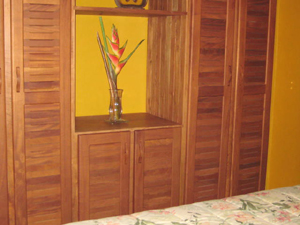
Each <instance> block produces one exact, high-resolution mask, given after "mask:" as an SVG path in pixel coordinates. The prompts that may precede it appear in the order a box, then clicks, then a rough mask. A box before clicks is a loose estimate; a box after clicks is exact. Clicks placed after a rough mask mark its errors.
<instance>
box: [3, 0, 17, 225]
mask: <svg viewBox="0 0 300 225" xmlns="http://www.w3.org/2000/svg"><path fill="white" fill-rule="evenodd" d="M4 12H5V13H4V24H5V27H4V52H5V74H3V75H4V76H5V97H6V102H5V103H6V108H5V110H6V111H5V112H6V147H7V170H8V171H7V172H8V173H7V174H8V196H9V199H8V201H9V224H10V225H14V224H15V222H16V218H15V201H14V199H15V183H14V155H13V124H12V119H13V118H12V116H13V115H12V76H11V74H12V70H11V68H12V58H11V54H12V52H11V1H10V0H4Z"/></svg>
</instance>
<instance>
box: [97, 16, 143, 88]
mask: <svg viewBox="0 0 300 225" xmlns="http://www.w3.org/2000/svg"><path fill="white" fill-rule="evenodd" d="M99 21H100V26H101V32H102V37H103V43H104V45H103V44H102V41H101V38H100V36H99V34H98V33H97V40H98V44H99V47H100V50H101V55H102V58H103V62H104V66H105V71H106V74H107V78H108V82H109V86H110V89H117V77H118V75H119V73H120V72H121V70H122V68H123V67H124V66H125V64H126V63H127V61H128V60H129V59H130V57H131V56H132V55H133V53H134V52H135V51H136V50H137V48H138V47H139V46H140V45H141V44H142V42H143V41H144V40H142V41H140V43H139V44H138V45H137V46H136V47H135V49H134V50H133V51H132V52H131V53H130V54H129V55H128V56H127V58H125V59H124V60H122V61H121V57H122V55H123V53H124V51H125V48H126V45H127V41H126V42H125V44H124V45H123V46H122V47H121V48H120V46H119V43H120V41H119V34H118V30H117V29H116V27H115V25H113V26H112V38H111V40H110V39H109V38H107V37H106V34H105V29H104V25H103V20H102V17H99ZM106 39H108V41H109V44H110V47H111V49H112V52H113V54H111V53H110V52H109V51H108V45H107V42H106Z"/></svg>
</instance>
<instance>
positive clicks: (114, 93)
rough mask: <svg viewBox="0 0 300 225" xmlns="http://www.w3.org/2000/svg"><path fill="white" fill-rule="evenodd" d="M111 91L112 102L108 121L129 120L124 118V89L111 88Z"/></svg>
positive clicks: (119, 121) (120, 121)
mask: <svg viewBox="0 0 300 225" xmlns="http://www.w3.org/2000/svg"><path fill="white" fill-rule="evenodd" d="M109 93H110V104H109V119H108V120H107V122H110V123H122V122H127V121H126V120H124V119H122V118H121V117H122V112H123V109H122V94H123V90H122V89H109Z"/></svg>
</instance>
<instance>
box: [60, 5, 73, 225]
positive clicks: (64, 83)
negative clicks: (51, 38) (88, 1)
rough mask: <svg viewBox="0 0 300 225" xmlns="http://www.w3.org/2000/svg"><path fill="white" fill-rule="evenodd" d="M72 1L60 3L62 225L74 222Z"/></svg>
mask: <svg viewBox="0 0 300 225" xmlns="http://www.w3.org/2000/svg"><path fill="white" fill-rule="evenodd" d="M70 43H71V1H70V0H61V2H60V57H61V58H60V85H61V87H60V102H61V170H62V171H61V186H62V188H61V192H62V200H61V202H62V203H61V204H62V223H68V222H71V221H72V195H71V190H72V181H71V179H72V175H71V133H70V132H71V129H70V128H71V124H70V123H71V118H70V116H71V115H70V114H71V108H70V107H71V105H70V102H71V90H70V88H71V87H70V83H71V71H70V70H71V44H70Z"/></svg>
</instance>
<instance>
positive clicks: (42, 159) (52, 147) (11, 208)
mask: <svg viewBox="0 0 300 225" xmlns="http://www.w3.org/2000/svg"><path fill="white" fill-rule="evenodd" d="M275 8H276V0H164V1H162V0H152V1H151V0H150V1H149V8H148V9H147V10H138V9H120V8H113V9H112V8H100V7H80V6H76V4H75V0H72V1H71V0H0V18H1V20H0V208H1V210H0V224H1V225H2V224H3V225H8V224H9V225H27V224H29V225H32V224H52V225H53V224H54V225H55V224H57V225H58V224H63V223H68V222H71V221H76V220H78V219H92V218H100V217H103V216H117V215H119V214H124V213H132V212H137V211H142V210H147V209H153V208H162V207H169V206H175V205H178V204H183V203H190V202H195V201H202V200H208V199H212V198H221V197H225V196H230V195H236V194H243V193H246V192H252V191H256V190H261V189H264V185H265V175H266V162H267V149H268V129H269V114H270V94H271V80H272V62H273V60H272V58H273V45H274V24H275ZM76 15H88V16H90V15H94V16H98V15H110V16H135V17H148V59H147V90H146V92H147V99H146V102H147V105H146V113H136V114H128V115H124V118H125V119H126V118H128V120H129V122H128V123H125V124H122V125H117V126H113V127H112V126H111V125H110V124H108V123H105V122H104V120H105V116H92V117H82V118H75V108H76V107H75V96H76V93H75V74H76V72H75V68H76V64H75V62H76V60H75V51H76V49H75V47H76V35H75V33H76V32H75V23H76ZM97 19H98V18H97ZM107 205H109V207H107ZM99 212H100V213H99Z"/></svg>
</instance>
